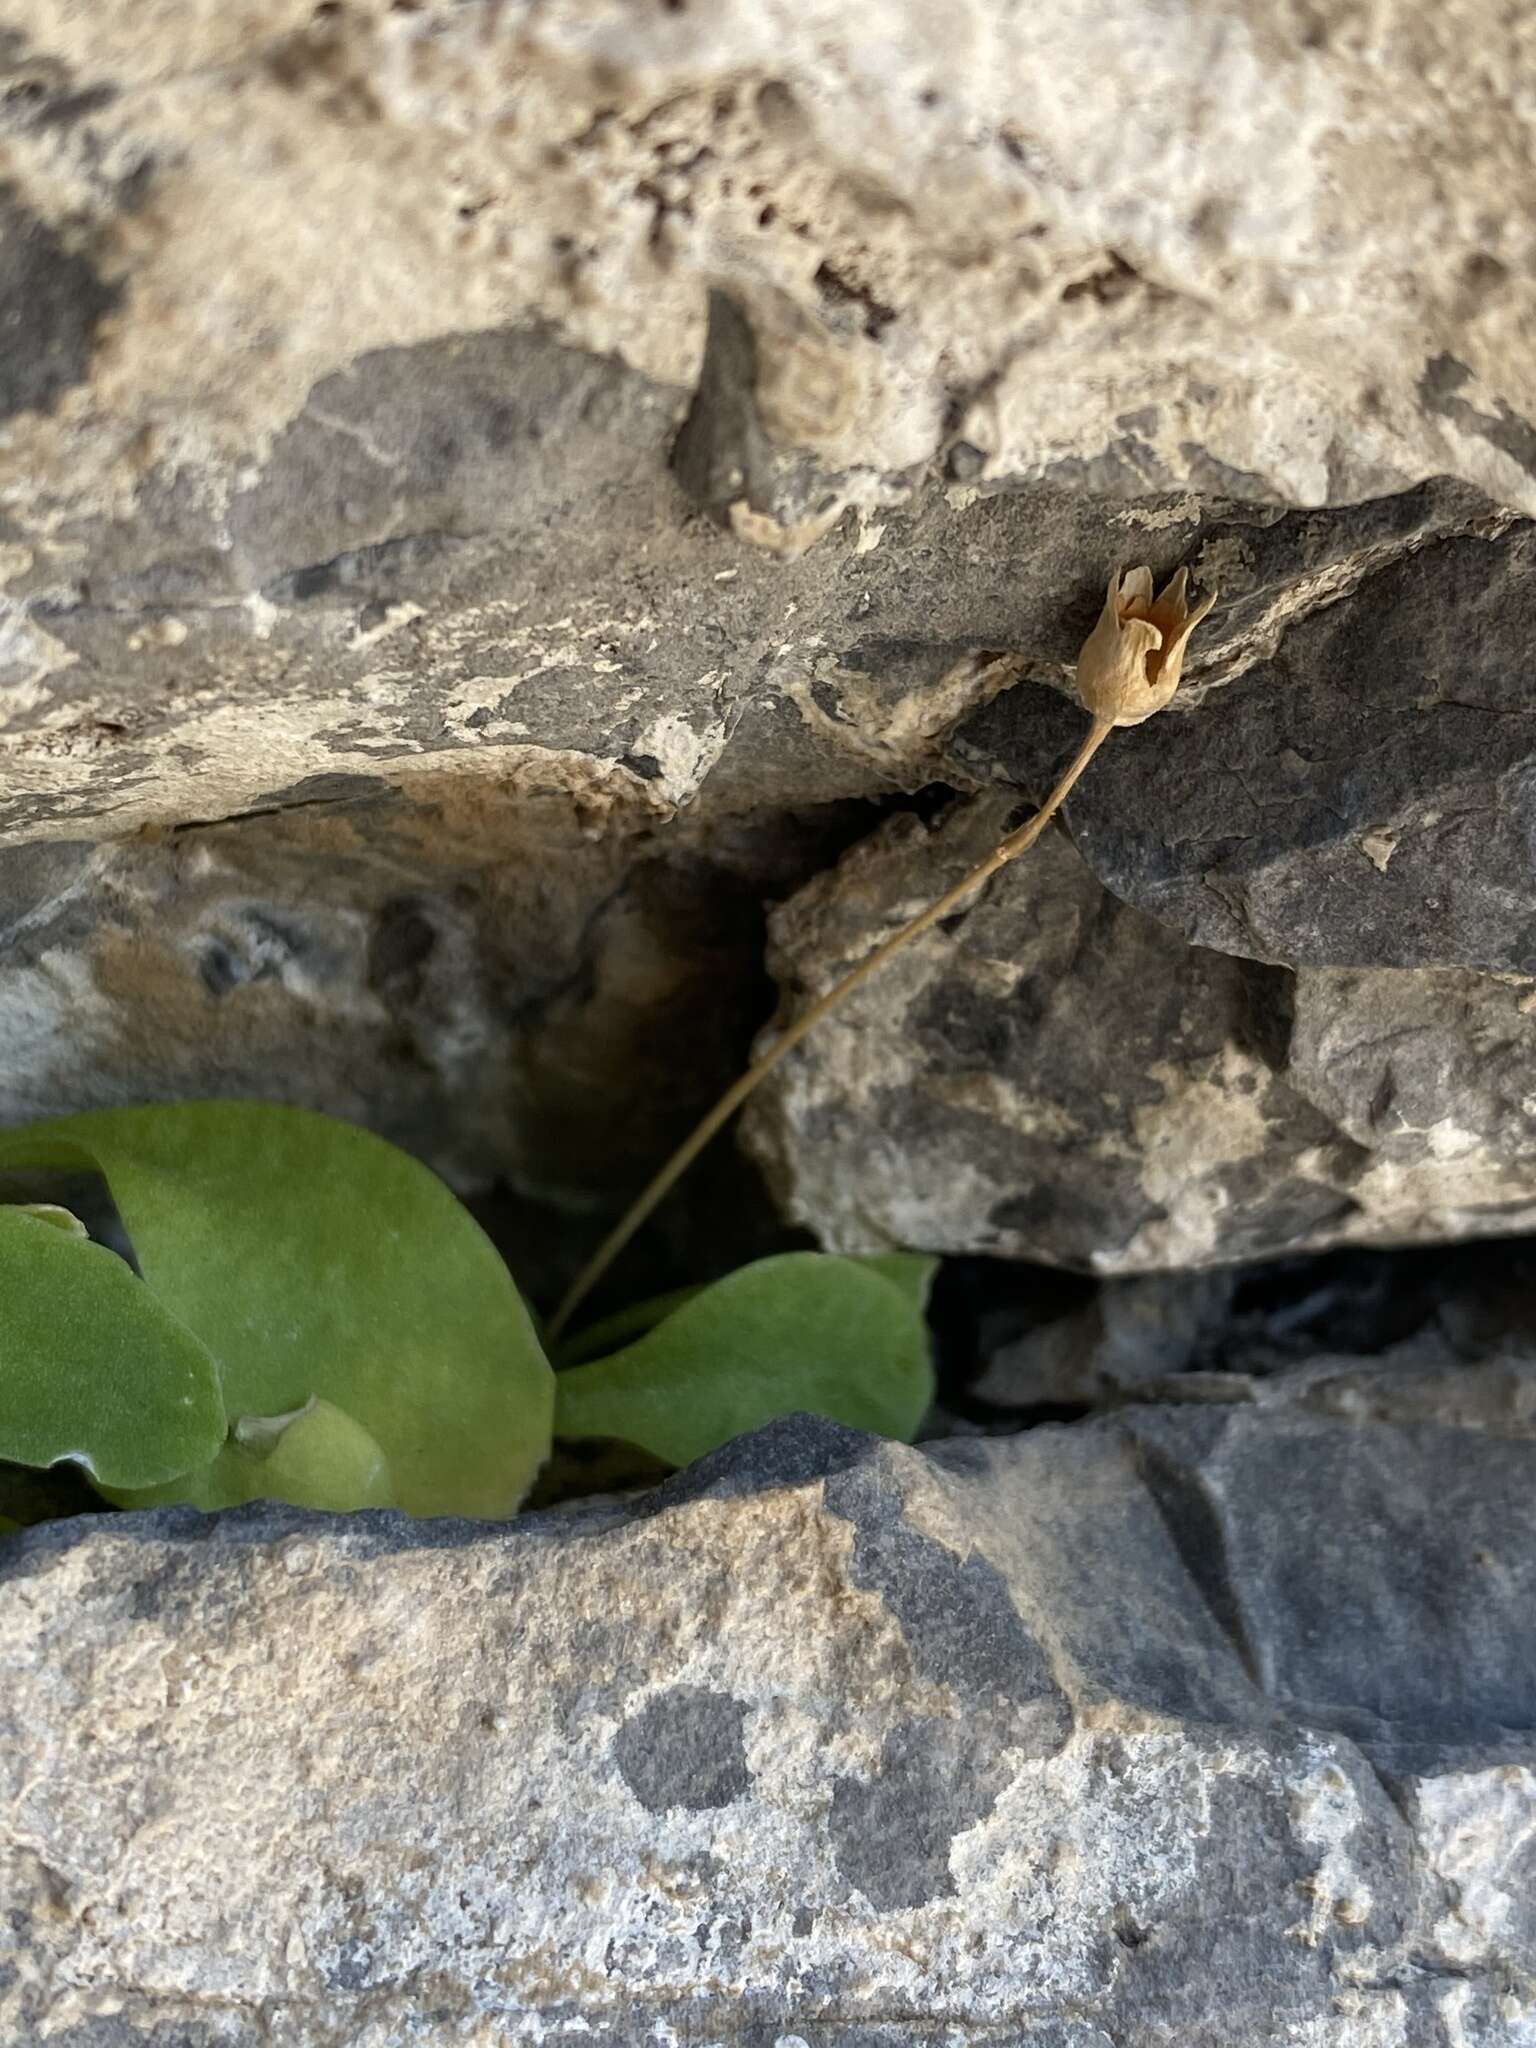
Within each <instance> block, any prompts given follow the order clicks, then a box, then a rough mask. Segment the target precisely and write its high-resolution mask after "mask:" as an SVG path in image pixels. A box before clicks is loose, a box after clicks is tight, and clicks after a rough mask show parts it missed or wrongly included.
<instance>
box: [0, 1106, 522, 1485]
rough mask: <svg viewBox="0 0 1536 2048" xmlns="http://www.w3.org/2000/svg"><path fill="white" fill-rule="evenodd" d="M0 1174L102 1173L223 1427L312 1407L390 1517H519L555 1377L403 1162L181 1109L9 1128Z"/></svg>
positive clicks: (329, 1129)
mask: <svg viewBox="0 0 1536 2048" xmlns="http://www.w3.org/2000/svg"><path fill="white" fill-rule="evenodd" d="M0 1165H5V1166H22V1167H25V1166H50V1165H65V1166H84V1167H86V1168H89V1169H94V1170H95V1171H97V1172H99V1173H100V1174H101V1175H102V1176H103V1178H104V1179H105V1180H106V1183H107V1186H108V1188H109V1190H110V1191H111V1195H112V1199H113V1201H114V1202H115V1203H116V1205H117V1209H118V1213H119V1214H120V1215H121V1217H122V1220H123V1224H124V1227H125V1229H126V1230H127V1233H128V1237H129V1240H130V1241H131V1243H132V1245H133V1250H134V1256H135V1258H136V1259H137V1260H138V1263H139V1268H140V1271H141V1272H142V1273H143V1275H144V1282H145V1284H146V1285H147V1287H149V1288H150V1289H152V1290H153V1291H154V1293H155V1294H156V1295H157V1296H158V1297H159V1299H160V1301H161V1302H162V1303H163V1304H164V1306H165V1307H166V1308H167V1309H169V1310H170V1311H171V1313H172V1314H173V1315H174V1316H175V1317H176V1318H177V1319H178V1320H179V1321H180V1322H181V1323H182V1324H184V1325H185V1326H186V1328H188V1329H189V1330H192V1331H193V1332H195V1333H196V1335H197V1336H198V1337H200V1338H201V1339H202V1341H203V1343H204V1344H205V1345H206V1346H207V1347H208V1349H209V1351H210V1352H211V1353H212V1354H213V1357H214V1360H215V1363H216V1365H217V1367H218V1372H219V1377H220V1381H221V1384H222V1388H223V1394H224V1406H225V1409H226V1411H227V1413H228V1414H229V1416H230V1417H231V1418H234V1419H236V1420H238V1419H239V1418H241V1417H247V1416H283V1415H289V1414H292V1413H293V1412H294V1411H295V1410H298V1409H302V1408H304V1407H305V1404H306V1403H307V1402H309V1401H310V1399H311V1398H312V1397H316V1398H318V1400H320V1401H321V1402H325V1403H329V1404H331V1405H332V1406H333V1407H334V1408H335V1409H337V1410H339V1411H340V1413H341V1415H342V1416H344V1417H349V1418H350V1419H351V1420H352V1421H353V1422H355V1423H357V1424H358V1425H360V1428H361V1430H362V1432H363V1433H364V1435H365V1436H366V1437H367V1438H370V1439H371V1440H372V1441H373V1442H374V1443H375V1444H376V1445H377V1446H378V1448H379V1450H380V1452H381V1453H382V1456H383V1459H384V1462H385V1465H386V1467H387V1470H388V1474H389V1479H390V1485H391V1488H392V1495H393V1500H394V1503H395V1505H397V1506H399V1507H403V1508H406V1509H407V1510H409V1512H411V1513H412V1514H417V1515H433V1514H465V1515H488V1516H500V1515H509V1514H511V1513H513V1512H514V1510H515V1509H516V1508H517V1506H518V1503H519V1502H520V1501H521V1499H522V1497H523V1495H524V1493H525V1492H526V1491H527V1488H528V1485H529V1483H530V1481H531V1480H532V1478H533V1475H534V1473H535V1472H536V1471H537V1470H538V1468H539V1466H540V1465H541V1464H542V1463H543V1461H544V1458H545V1456H546V1455H547V1453H548V1450H549V1442H550V1423H551V1416H552V1411H553V1399H554V1387H553V1375H552V1374H551V1372H550V1369H549V1365H548V1362H547V1361H546V1359H545V1357H544V1354H543V1352H542V1350H541V1349H540V1347H539V1343H538V1340H537V1338H536V1337H535V1335H534V1331H533V1326H532V1323H531V1322H530V1320H529V1317H528V1313H527V1311H526V1309H525V1308H524V1307H523V1304H522V1301H521V1299H520V1298H519V1296H518V1293H517V1289H516V1288H515V1287H514V1286H513V1284H512V1279H511V1276H510V1275H509V1274H508V1272H507V1269H506V1267H505V1265H504V1264H503V1262H502V1260H501V1258H500V1256H499V1255H498V1254H497V1252H496V1250H495V1248H494V1246H493V1245H492V1244H491V1243H490V1241H489V1239H488V1238H487V1237H486V1236H485V1235H484V1233H483V1232H482V1231H481V1229H480V1228H479V1226H478V1225H477V1224H476V1222H475V1221H474V1219H473V1217H471V1216H470V1214H469V1213H468V1211H467V1210H466V1209H465V1208H464V1207H463V1206H462V1205H461V1204H460V1203H459V1202H458V1201H457V1200H456V1199H455V1197H454V1196H453V1194H452V1193H451V1192H450V1191H449V1189H448V1188H447V1187H445V1186H444V1184H443V1183H442V1182H441V1181H440V1180H439V1179H438V1178H437V1177H436V1175H435V1174H433V1173H431V1172H429V1171H428V1170H427V1168H426V1167H424V1166H422V1165H420V1164H419V1163H418V1162H417V1161H416V1160H414V1159H412V1158H410V1157H409V1156H408V1155H407V1154H406V1153H404V1152H401V1151H399V1150H397V1149H396V1148H395V1147H394V1146H393V1145H388V1144H386V1143H385V1142H384V1141H383V1139H381V1138H376V1137H374V1136H373V1135H372V1133H371V1132H368V1131H363V1130H359V1129H357V1128H356V1127H355V1126H353V1125H351V1124H344V1123H340V1122H337V1121H335V1120H334V1119H332V1118H329V1117H323V1116H318V1115H316V1114H314V1113H313V1112H311V1111H308V1110H299V1109H287V1108H278V1107H275V1106H273V1105H270V1104H266V1103H249V1102H214V1103H178V1104H175V1105H171V1106H168V1107H165V1108H155V1109H125V1110H99V1111H92V1112H90V1113H88V1114H86V1115H84V1116H78V1117H68V1118H63V1119H61V1120H60V1121H58V1122H56V1123H49V1124H37V1125H33V1126H31V1127H30V1128H29V1129H27V1130H25V1131H20V1132H12V1133H9V1134H8V1135H6V1136H5V1137H4V1138H3V1139H0ZM37 1227H38V1228H39V1229H45V1228H46V1227H47V1226H46V1225H38V1226H37ZM54 1235H56V1236H59V1237H60V1242H61V1243H67V1240H66V1239H64V1238H63V1237H62V1234H61V1233H57V1232H56V1233H54ZM124 1270H125V1271H126V1268H125V1269H124ZM305 1441H307V1438H306V1437H301V1438H299V1439H297V1440H296V1443H295V1445H294V1446H293V1447H291V1448H292V1450H293V1452H294V1453H295V1454H296V1453H297V1449H298V1445H299V1444H300V1443H303V1442H305ZM277 1469H280V1467H279V1468H277ZM237 1479H238V1480H239V1483H240V1484H241V1485H243V1483H244V1481H243V1477H241V1476H240V1475H238V1474H236V1473H234V1471H233V1469H232V1467H231V1464H230V1462H229V1461H225V1462H224V1464H223V1465H222V1466H221V1468H220V1472H215V1473H209V1474H205V1475H203V1476H202V1478H201V1479H195V1480H193V1481H190V1482H189V1483H188V1485H187V1486H186V1488H185V1489H184V1490H183V1491H181V1492H178V1493H177V1494H176V1495H175V1497H176V1498H178V1499H187V1500H193V1499H196V1500H200V1501H202V1502H203V1503H204V1504H205V1505H221V1504H223V1503H224V1501H225V1500H227V1499H229V1498H231V1497H233V1498H238V1499H244V1498H247V1497H248V1496H247V1494H246V1493H245V1492H243V1491H234V1490H233V1489H234V1488H235V1485H236V1480H237ZM226 1482H227V1484H226ZM160 1497H162V1498H165V1497H167V1496H166V1495H165V1494H164V1493H162V1494H161V1496H160Z"/></svg>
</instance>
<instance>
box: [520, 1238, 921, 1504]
mask: <svg viewBox="0 0 1536 2048" xmlns="http://www.w3.org/2000/svg"><path fill="white" fill-rule="evenodd" d="M933 1265H934V1262H933V1261H932V1260H930V1259H918V1258H907V1259H904V1261H903V1263H901V1264H900V1265H892V1264H890V1262H888V1261H881V1262H880V1265H879V1266H877V1265H875V1264H874V1263H873V1262H870V1263H865V1262H864V1261H862V1260H858V1259H845V1258H835V1257H830V1256H828V1255H826V1254H824V1253H821V1252H788V1253H785V1254H784V1255H783V1256H781V1257H779V1258H772V1259H760V1260H758V1261H757V1263H756V1264H754V1265H751V1266H743V1267H742V1268H741V1270H740V1271H739V1272H736V1273H732V1274H730V1275H729V1276H728V1277H727V1278H726V1279H724V1280H719V1281H716V1282H715V1284H714V1285H713V1286H711V1287H705V1288H702V1289H701V1290H700V1291H699V1292H698V1293H696V1294H694V1295H692V1296H691V1297H690V1298H689V1299H688V1300H686V1301H684V1302H683V1304H682V1306H681V1307H679V1308H676V1309H674V1310H673V1311H672V1313H671V1314H670V1315H668V1316H667V1317H665V1319H664V1320H663V1321H661V1322H660V1323H658V1324H657V1325H656V1327H655V1328H654V1329H652V1330H650V1331H648V1332H647V1334H646V1335H645V1336H643V1337H641V1338H640V1339H639V1340H638V1341H637V1342H636V1343H633V1344H630V1345H627V1346H626V1347H625V1349H624V1350H622V1351H617V1352H615V1353H613V1355H612V1356H611V1357H608V1358H599V1359H596V1360H594V1361H593V1362H592V1363H591V1364H589V1365H578V1366H573V1367H572V1368H571V1369H570V1370H569V1371H568V1372H562V1373H560V1374H558V1375H557V1376H556V1381H555V1429H556V1433H557V1435H559V1436H562V1437H567V1438H573V1437H619V1438H622V1439H623V1441H624V1442H626V1443H632V1444H638V1445H639V1446H640V1448H641V1449H642V1450H646V1451H649V1452H650V1453H651V1454H652V1456H654V1457H657V1458H661V1459H664V1460H665V1461H666V1462H667V1463H668V1464H670V1465H686V1464H688V1463H690V1462H691V1461H692V1460H693V1459H694V1458H699V1457H702V1456H703V1455H704V1453H705V1452H706V1451H711V1450H714V1449H715V1448H716V1447H717V1446H718V1445H720V1444H723V1443H726V1442H728V1441H729V1440H730V1439H731V1438H732V1437H734V1436H740V1435H741V1434H742V1433H743V1431H745V1430H749V1429H756V1428H758V1427H759V1426H760V1425H761V1424H763V1423H765V1422H772V1421H774V1420H775V1419H776V1418H777V1417H779V1416H782V1415H793V1414H795V1413H797V1412H804V1413H808V1414H811V1415H824V1416H827V1417H829V1418H830V1419H831V1420H832V1421H834V1422H844V1423H847V1424H849V1425H850V1426H852V1427H853V1428H856V1429H869V1430H874V1431H876V1432H878V1433H879V1434H880V1435H882V1436H892V1437H901V1438H903V1439H906V1438H910V1437H912V1436H914V1435H915V1434H916V1432H917V1428H918V1425H919V1424H920V1423H921V1421H922V1419H923V1415H924V1412H925V1410H926V1409H927V1407H928V1404H929V1402H930V1401H931V1400H932V1398H933V1369H932V1366H931V1364H930V1362H929V1355H928V1333H927V1330H926V1328H925V1326H924V1323H923V1315H922V1304H923V1298H924V1295H925V1292H926V1287H927V1282H928V1280H929V1278H931V1276H932V1272H933ZM882 1268H884V1269H885V1270H882Z"/></svg>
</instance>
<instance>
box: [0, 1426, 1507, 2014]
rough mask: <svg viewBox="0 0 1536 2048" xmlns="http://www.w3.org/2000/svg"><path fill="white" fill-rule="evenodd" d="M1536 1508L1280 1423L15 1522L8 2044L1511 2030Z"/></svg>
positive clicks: (5, 1705) (8, 1746)
mask: <svg viewBox="0 0 1536 2048" xmlns="http://www.w3.org/2000/svg"><path fill="white" fill-rule="evenodd" d="M1533 1480H1536V1442H1533V1441H1532V1440H1531V1438H1530V1436H1529V1432H1528V1431H1527V1432H1526V1433H1525V1434H1524V1435H1520V1434H1509V1435H1500V1434H1497V1433H1492V1434H1491V1433H1489V1432H1488V1431H1487V1430H1485V1429H1476V1428H1474V1429H1468V1430H1460V1429H1457V1428H1454V1427H1448V1426H1445V1425H1444V1424H1436V1423H1430V1424H1428V1425H1426V1424H1425V1423H1423V1422H1422V1421H1421V1422H1419V1423H1418V1424H1417V1425H1416V1426H1415V1427H1413V1428H1395V1427H1392V1426H1389V1425H1387V1424H1384V1423H1378V1424H1369V1425H1357V1424H1355V1423H1353V1422H1351V1421H1348V1420H1344V1419H1341V1418H1339V1417H1338V1416H1329V1415H1326V1414H1319V1413H1315V1412H1309V1411H1308V1410H1307V1409H1306V1408H1305V1407H1287V1406H1286V1405H1285V1404H1283V1403H1270V1404H1269V1405H1268V1406H1266V1407H1263V1408H1258V1407H1253V1406H1246V1407H1242V1408H1236V1409H1228V1410H1226V1411H1223V1412H1219V1413H1218V1412H1214V1411H1210V1410H1200V1409H1191V1408H1183V1409H1164V1410H1150V1409H1149V1410H1146V1411H1142V1412H1139V1413H1136V1414H1134V1415H1128V1416H1126V1417H1123V1418H1120V1419H1117V1420H1112V1421H1107V1422H1103V1423H1100V1424H1096V1425H1093V1426H1091V1427H1085V1428H1080V1429H1075V1430H1071V1431H1063V1430H1052V1431H1041V1432H1037V1433H1035V1434H1034V1435H1032V1436H1030V1437H1027V1438H1023V1439H1016V1440H1014V1441H1012V1442H1008V1443H998V1444H993V1445H989V1446H981V1445H979V1444H974V1443H972V1444H966V1445H954V1446H945V1447H943V1449H942V1450H941V1451H940V1452H939V1453H938V1454H937V1455H936V1456H931V1457H930V1456H925V1455H922V1454H920V1453H918V1452H913V1451H907V1450H902V1449H897V1448H894V1447H889V1446H886V1447H877V1446H875V1445H873V1444H871V1443H870V1442H869V1441H868V1440H867V1439H861V1438H857V1437H852V1436H849V1435H847V1434H846V1433H843V1432H839V1431H836V1430H831V1429H827V1428H825V1427H821V1426H816V1427H812V1426H808V1425H805V1424H804V1423H800V1424H790V1425H784V1426H780V1427H779V1428H777V1429H775V1430H772V1431H769V1432H765V1433H764V1434H762V1435H761V1436H759V1437H757V1438H754V1439H748V1440H746V1441H744V1442H743V1443H742V1444H741V1445H739V1446H737V1447H735V1448H734V1449H733V1450H732V1451H731V1452H729V1453H726V1454H723V1455H722V1456H720V1457H719V1458H717V1459H716V1460H714V1461H711V1463H709V1464H708V1465H706V1466H704V1467H702V1468H699V1470H697V1471H696V1472H695V1473H693V1474H689V1475H685V1476H684V1477H683V1478H682V1479H681V1480H679V1481H676V1482H673V1484H672V1485H671V1486H670V1487H669V1488H668V1489H666V1490H664V1491H663V1492H662V1493H661V1494H660V1495H657V1496H653V1497H651V1498H648V1499H643V1500H640V1501H637V1502H635V1503H633V1504H632V1505H630V1506H627V1507H626V1506H621V1505H617V1504H609V1505H595V1506H592V1507H589V1508H587V1509H585V1510H582V1511H579V1512H567V1513H563V1514H557V1515H547V1516H541V1517H536V1518H531V1519H529V1520H527V1521H525V1522H523V1523H519V1524H514V1525H512V1526H510V1527H501V1528H494V1529H493V1528H486V1527H479V1528H476V1527H473V1526H467V1525H461V1524H415V1525H412V1524H409V1523H405V1522H402V1521H400V1520H398V1519H396V1518H393V1517H388V1516H359V1517H354V1518H350V1519H326V1518H323V1517H313V1516H305V1515H301V1514H298V1513H295V1512H293V1511H290V1510H281V1509H276V1510H269V1509H254V1510H248V1511H241V1512H239V1513H236V1514H232V1515H226V1516H224V1517H222V1518H220V1519H217V1520H206V1519H203V1518H201V1517H199V1516H196V1515H193V1514H190V1513H178V1514H171V1515H154V1516H135V1517H132V1518H110V1519H107V1518H99V1519H94V1520H86V1521H77V1522H74V1523H61V1524H55V1525H53V1526H51V1527H44V1528H40V1529H37V1530H35V1531H33V1532H31V1533H29V1534H27V1535H25V1536H23V1537H20V1538H13V1539H5V1540H3V1541H0V1680H3V1682H0V1737H3V1739H0V1884H3V1887H4V1891H3V1895H4V1899H5V1905H6V1909H7V1910H6V1915H5V1917H4V1918H3V1920H0V2035H3V2038H5V2039H6V2040H7V2041H15V2042H17V2043H20V2042H23V2041H25V2042H32V2041H36V2042H39V2043H42V2042H44V2041H60V2040H62V2041H67V2042H69V2043H70V2044H71V2048H138V2044H141V2043H143V2044H157V2048H163V2044H164V2043H166V2042H167V2041H168V2040H171V2039H174V2040H175V2041H176V2043H177V2048H193V2044H195V2048H212V2044H213V2043H220V2044H225V2048H245V2044H246V2043H252V2044H254V2043H256V2042H261V2043H263V2044H265V2048H343V2044H345V2048H397V2044H409V2043H414V2042H423V2043H424V2042H429V2041H430V2042H440V2041H443V2040H445V2039H465V2040H474V2041H483V2042H486V2043H488V2044H489V2043H496V2044H501V2043H516V2042H536V2041H549V2040H558V2039H562V2038H581V2039H583V2040H589V2041H591V2040H596V2041H599V2042H613V2043H616V2044H622V2048H638V2044H639V2043H641V2042H645V2041H650V2040H663V2041H665V2040H684V2039H686V2040H687V2041H689V2042H692V2043H696V2044H698V2048H724V2044H726V2043H728V2042H737V2041H741V2040H743V2039H748V2040H751V2041H753V2042H762V2043H765V2044H766V2043H770V2042H773V2043H787V2042H793V2041H796V2040H800V2041H808V2042H814V2043H817V2044H825V2048H843V2044H846V2043H851V2042H855V2041H857V2042H859V2043H861V2044H864V2043H873V2044H877V2048H971V2044H976V2048H981V2044H983V2043H993V2042H996V2041H998V2040H1010V2041H1013V2040H1018V2041H1024V2040H1034V2039H1037V2038H1038V2039H1039V2040H1041V2041H1042V2042H1043V2041H1051V2042H1055V2043H1065V2044H1070V2048H1102V2044H1104V2043H1106V2042H1109V2041H1114V2042H1116V2043H1118V2044H1120V2048H1156V2044H1160V2043H1162V2042H1165V2041H1167V2040H1168V2039H1169V2038H1171V2037H1176V2038H1178V2039H1179V2040H1181V2041H1182V2042H1185V2043H1188V2044H1190V2048H1247V2044H1250V2043H1252V2044H1255V2048H1258V2044H1261V2043H1270V2042H1274V2041H1277V2040H1282V2039H1284V2040H1299V2041H1316V2042H1320V2043H1321V2042H1326V2043H1328V2044H1329V2048H1380V2044H1382V2043H1386V2042H1407V2041H1415V2040H1432V2039H1437V2038H1439V2039H1445V2038H1449V2039H1456V2040H1460V2041H1463V2042H1476V2043H1479V2044H1483V2043H1486V2044H1490V2048H1491V2044H1492V2043H1494V2042H1515V2041H1517V2040H1519V2039H1521V2038H1522V2034H1523V2032H1525V2031H1528V2030H1529V2029H1530V2028H1531V2026H1532V2025H1533V2024H1536V2006H1533V1994H1532V1985H1533V1982H1536V1947H1533V1942H1536V1923H1533V1918H1532V1897H1533V1885H1532V1874H1533V1873H1532V1869H1531V1853H1532V1852H1531V1842H1532V1816H1533V1812H1536V1752H1533V1749H1532V1744H1531V1737H1530V1732H1529V1731H1530V1728H1531V1725H1532V1718H1533V1707H1536V1673H1533V1668H1532V1664H1531V1658H1530V1653H1529V1648H1528V1644H1529V1630H1528V1628H1527V1626H1526V1618H1527V1615H1528V1602H1529V1597H1530V1586H1531V1579H1532V1574H1533V1572H1536V1526H1533V1522H1532V1501H1533V1500H1536V1485H1533ZM1346 1623H1347V1625H1346Z"/></svg>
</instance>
